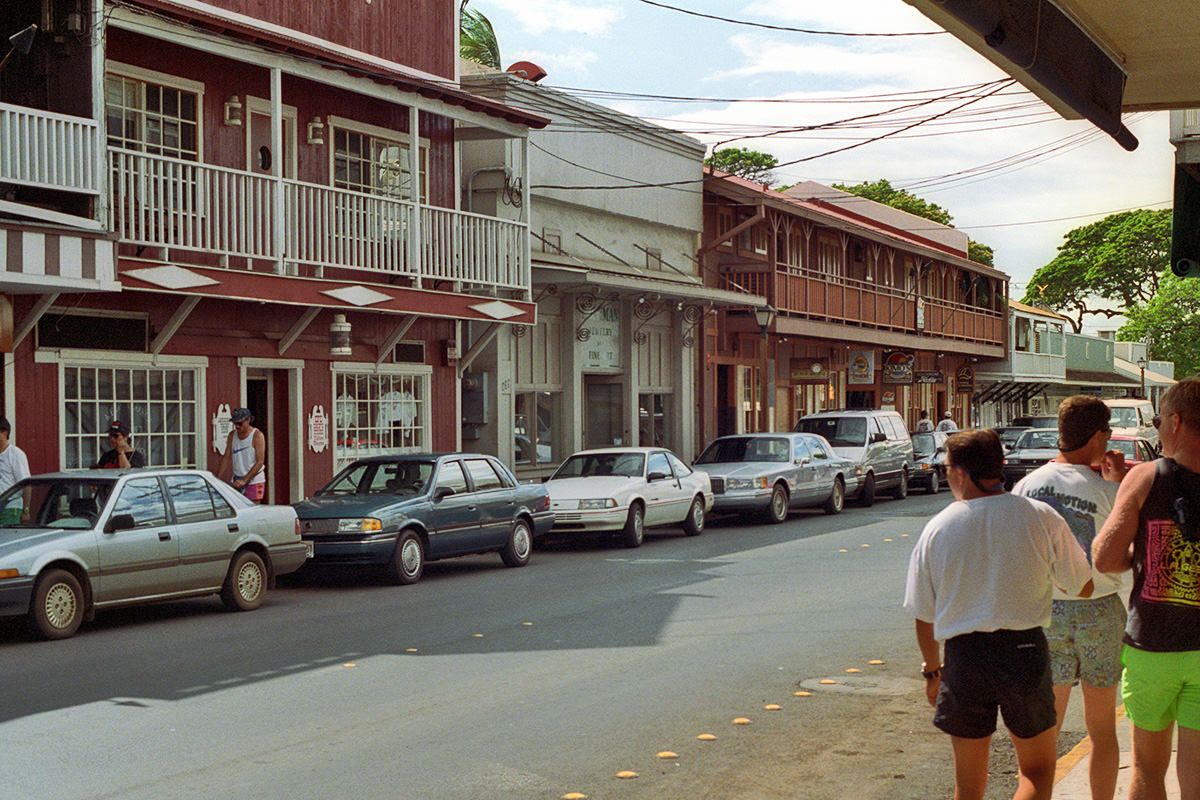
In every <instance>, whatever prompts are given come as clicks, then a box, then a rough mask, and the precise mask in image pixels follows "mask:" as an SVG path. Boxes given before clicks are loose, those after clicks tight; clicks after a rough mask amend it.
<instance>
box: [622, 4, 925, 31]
mask: <svg viewBox="0 0 1200 800" xmlns="http://www.w3.org/2000/svg"><path fill="white" fill-rule="evenodd" d="M638 2H639V3H645V4H646V5H648V6H655V7H657V8H665V9H666V10H668V11H677V12H679V13H680V14H687V15H688V16H692V17H703V18H704V19H711V20H716V21H717V22H728V23H730V24H732V25H746V26H749V27H752V28H766V29H767V30H772V31H786V32H788V33H807V34H812V35H814V36H940V35H942V34H944V33H946V32H945V31H918V32H913V33H849V32H846V31H818V30H812V29H809V28H789V27H787V26H784V25H768V24H767V23H765V22H749V21H747V20H744V19H732V18H730V17H721V16H717V15H716V14H702V13H701V12H699V11H692V10H690V9H686V8H679V7H678V6H669V5H667V4H666V3H656V2H654V0H638Z"/></svg>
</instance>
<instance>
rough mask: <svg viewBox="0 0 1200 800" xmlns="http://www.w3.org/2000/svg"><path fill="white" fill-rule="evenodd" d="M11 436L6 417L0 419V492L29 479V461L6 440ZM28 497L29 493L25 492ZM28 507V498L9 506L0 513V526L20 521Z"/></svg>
mask: <svg viewBox="0 0 1200 800" xmlns="http://www.w3.org/2000/svg"><path fill="white" fill-rule="evenodd" d="M11 434H12V425H11V424H9V421H8V417H0V492H3V491H4V490H5V489H7V488H8V487H10V486H12V485H13V484H15V483H16V482H17V481H20V480H24V479H25V478H28V477H29V459H28V458H26V457H25V451H24V450H22V449H21V448H19V447H17V446H16V445H15V444H13V443H12V442H10V441H9V440H8V437H9V436H10V435H11ZM25 494H26V495H28V494H29V491H28V490H26V491H25ZM25 506H28V497H26V498H25V501H24V503H23V504H15V505H13V504H10V507H9V508H6V509H4V510H3V511H0V524H8V523H16V522H20V521H21V516H22V513H23V508H24V507H25Z"/></svg>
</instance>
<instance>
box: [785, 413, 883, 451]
mask: <svg viewBox="0 0 1200 800" xmlns="http://www.w3.org/2000/svg"><path fill="white" fill-rule="evenodd" d="M796 430H798V431H803V432H804V433H815V434H817V435H818V436H824V437H825V439H826V441H828V442H829V444H831V445H832V446H834V447H865V446H866V444H867V420H866V419H865V418H864V417H815V418H813V419H802V420H800V421H799V422H798V423H796Z"/></svg>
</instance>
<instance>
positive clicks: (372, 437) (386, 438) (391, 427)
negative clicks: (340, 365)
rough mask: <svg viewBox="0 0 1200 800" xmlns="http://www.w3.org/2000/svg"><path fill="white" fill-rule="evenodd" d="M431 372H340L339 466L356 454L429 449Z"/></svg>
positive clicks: (336, 384)
mask: <svg viewBox="0 0 1200 800" xmlns="http://www.w3.org/2000/svg"><path fill="white" fill-rule="evenodd" d="M428 396H429V376H428V375H426V374H408V373H357V372H337V373H335V375H334V419H335V422H336V425H337V429H336V439H335V442H336V447H335V450H334V461H335V463H334V469H335V470H340V469H341V468H342V467H344V466H346V465H347V464H349V463H350V462H351V461H353V460H354V459H356V458H363V457H365V456H373V455H386V454H394V453H413V452H420V451H422V450H428V449H429V448H430V446H431V439H430V432H429V422H428V417H429V413H428V412H429V409H428V408H427V403H428Z"/></svg>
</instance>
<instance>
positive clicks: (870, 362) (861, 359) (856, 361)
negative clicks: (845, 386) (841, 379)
mask: <svg viewBox="0 0 1200 800" xmlns="http://www.w3.org/2000/svg"><path fill="white" fill-rule="evenodd" d="M846 383H849V384H864V383H865V384H873V383H875V351H874V350H851V351H850V356H849V359H848V360H847V362H846Z"/></svg>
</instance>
